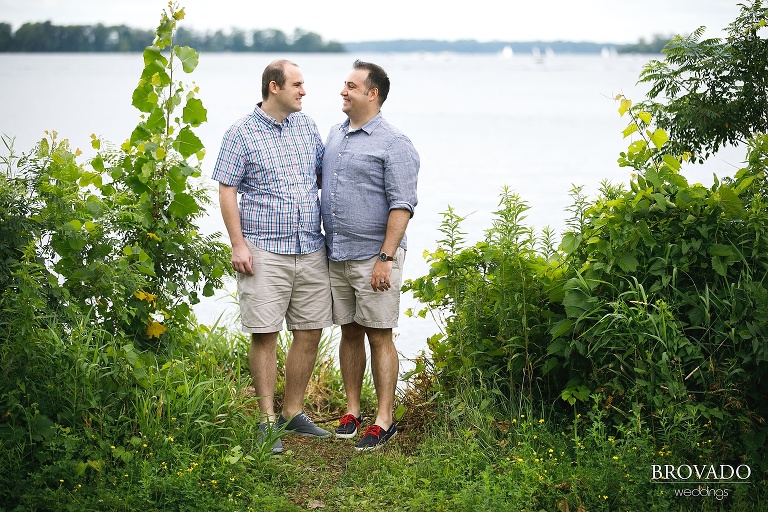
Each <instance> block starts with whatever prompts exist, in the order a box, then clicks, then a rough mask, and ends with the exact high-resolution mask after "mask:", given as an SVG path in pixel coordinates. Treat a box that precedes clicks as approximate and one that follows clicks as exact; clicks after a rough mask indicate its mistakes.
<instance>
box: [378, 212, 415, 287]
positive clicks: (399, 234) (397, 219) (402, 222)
mask: <svg viewBox="0 0 768 512" xmlns="http://www.w3.org/2000/svg"><path fill="white" fill-rule="evenodd" d="M410 219H411V212H409V211H408V210H399V209H398V210H390V211H389V217H388V219H387V233H386V235H385V236H384V243H382V244H381V252H385V253H387V254H389V255H394V254H395V251H397V248H398V247H400V242H402V241H403V237H404V236H405V230H406V228H407V227H408V221H409V220H410ZM391 275H392V262H391V261H381V260H376V263H375V264H374V265H373V272H372V273H371V288H373V289H374V290H382V291H383V290H386V289H388V288H389V286H390V281H389V278H390V276H391ZM382 281H384V284H383V285H382V284H381V282H382Z"/></svg>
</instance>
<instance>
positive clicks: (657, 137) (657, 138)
mask: <svg viewBox="0 0 768 512" xmlns="http://www.w3.org/2000/svg"><path fill="white" fill-rule="evenodd" d="M668 140H669V135H667V132H665V131H664V130H662V129H661V128H658V129H657V130H656V131H654V132H653V133H652V134H651V142H652V143H653V145H654V146H656V149H659V148H660V147H661V146H663V145H664V144H666V143H667V141H668Z"/></svg>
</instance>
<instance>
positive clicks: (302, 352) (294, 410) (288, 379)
mask: <svg viewBox="0 0 768 512" xmlns="http://www.w3.org/2000/svg"><path fill="white" fill-rule="evenodd" d="M322 332H323V331H322V329H311V330H306V331H299V330H296V331H293V341H292V342H291V346H290V347H289V348H288V355H287V356H286V358H285V396H284V398H283V417H284V418H285V419H291V418H292V417H293V416H295V415H296V414H298V413H300V412H301V410H302V409H303V408H304V395H305V393H306V392H307V384H309V379H310V377H312V371H313V370H314V369H315V361H316V360H317V346H318V344H319V343H320V335H321V334H322Z"/></svg>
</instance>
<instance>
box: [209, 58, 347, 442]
mask: <svg viewBox="0 0 768 512" xmlns="http://www.w3.org/2000/svg"><path fill="white" fill-rule="evenodd" d="M261 94H262V100H263V101H262V102H260V103H258V105H257V106H256V108H255V109H254V110H253V112H251V113H250V114H248V115H247V116H245V117H243V118H242V119H240V120H238V121H237V122H235V123H234V124H233V125H232V126H231V127H230V128H229V129H228V130H227V132H226V133H225V134H224V138H223V141H222V144H221V150H220V152H219V156H218V159H217V161H216V166H215V168H214V171H213V179H214V180H216V181H218V182H219V203H220V206H221V213H222V216H223V218H224V224H225V226H226V228H227V232H228V233H229V238H230V241H231V243H232V267H233V268H234V270H235V271H236V272H237V288H238V296H239V301H240V316H241V321H242V328H243V332H247V333H250V334H251V345H250V351H249V354H248V356H249V363H250V368H251V374H252V376H253V384H254V387H255V390H256V395H257V397H258V402H259V408H260V410H261V421H260V424H259V428H260V435H261V438H262V440H263V441H266V440H267V439H269V440H272V442H273V445H272V451H273V453H281V452H282V442H281V441H280V439H279V437H278V435H279V433H280V432H282V430H285V431H286V432H291V433H297V434H301V435H305V436H312V437H328V436H330V433H329V432H327V431H326V430H323V429H322V428H320V427H318V426H316V425H315V424H314V423H313V422H312V420H311V419H309V417H307V415H306V414H304V412H303V411H302V406H303V402H304V394H305V392H306V388H307V384H308V382H309V378H310V376H311V375H312V370H313V368H314V364H315V359H316V358H317V347H318V343H319V342H320V335H321V333H322V329H323V328H325V327H330V326H331V325H332V321H331V291H330V284H329V277H328V263H327V259H326V250H325V239H324V237H323V234H322V233H321V231H320V203H319V198H318V186H319V176H320V170H321V165H322V158H323V143H322V139H321V137H320V134H319V132H318V129H317V125H316V124H315V122H314V121H313V120H312V119H311V118H310V117H309V116H307V115H306V114H304V113H302V112H301V107H302V105H301V101H302V98H303V97H304V95H305V94H306V92H305V90H304V78H303V76H302V73H301V70H300V69H299V67H298V66H297V65H296V64H294V63H292V62H290V61H287V60H282V59H281V60H276V61H274V62H272V63H271V64H269V65H268V66H267V67H266V69H265V70H264V73H263V75H262V91H261ZM238 194H239V195H240V203H239V206H238ZM284 322H285V325H286V327H287V328H288V330H290V331H292V333H293V340H292V342H291V345H290V348H289V350H288V354H287V357H286V363H285V396H284V399H283V409H282V413H281V414H280V415H279V416H278V415H276V413H275V410H274V393H275V384H276V380H277V355H276V348H277V339H278V333H279V332H280V331H282V329H283V325H284ZM274 425H276V426H277V427H278V429H273V426H274Z"/></svg>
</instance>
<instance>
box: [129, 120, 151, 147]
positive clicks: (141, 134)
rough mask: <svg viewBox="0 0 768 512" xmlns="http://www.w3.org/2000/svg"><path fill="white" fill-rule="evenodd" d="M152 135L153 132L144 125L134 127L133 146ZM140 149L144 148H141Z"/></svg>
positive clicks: (131, 141)
mask: <svg viewBox="0 0 768 512" xmlns="http://www.w3.org/2000/svg"><path fill="white" fill-rule="evenodd" d="M150 136H151V133H150V132H149V131H148V130H147V129H146V128H145V127H144V126H143V125H138V126H137V127H136V128H134V129H133V133H131V139H130V143H131V145H132V146H136V145H137V143H139V142H141V141H143V140H147V139H149V137H150ZM139 151H143V150H142V149H139Z"/></svg>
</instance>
